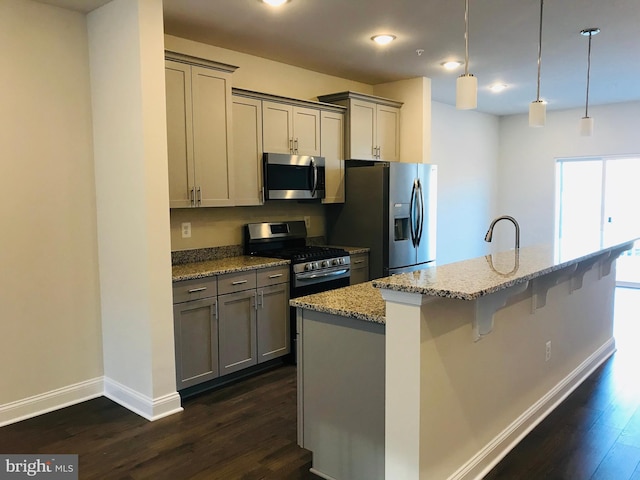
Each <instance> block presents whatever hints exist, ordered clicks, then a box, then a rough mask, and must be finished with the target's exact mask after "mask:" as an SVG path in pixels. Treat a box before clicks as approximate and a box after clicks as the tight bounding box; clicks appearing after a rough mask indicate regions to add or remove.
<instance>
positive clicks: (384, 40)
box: [371, 33, 396, 45]
mask: <svg viewBox="0 0 640 480" xmlns="http://www.w3.org/2000/svg"><path fill="white" fill-rule="evenodd" d="M395 39H396V36H395V35H389V34H387V33H385V34H382V35H374V36H373V37H371V40H373V41H374V42H376V43H377V44H378V45H388V44H390V43H391V42H393V41H394V40H395Z"/></svg>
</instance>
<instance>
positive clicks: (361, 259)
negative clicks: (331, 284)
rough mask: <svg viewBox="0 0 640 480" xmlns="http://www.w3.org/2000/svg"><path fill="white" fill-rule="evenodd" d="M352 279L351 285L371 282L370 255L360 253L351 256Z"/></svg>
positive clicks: (350, 280)
mask: <svg viewBox="0 0 640 480" xmlns="http://www.w3.org/2000/svg"><path fill="white" fill-rule="evenodd" d="M350 273H351V277H350V279H349V284H350V285H356V284H358V283H364V282H368V281H369V254H368V253H358V254H356V255H351V272H350Z"/></svg>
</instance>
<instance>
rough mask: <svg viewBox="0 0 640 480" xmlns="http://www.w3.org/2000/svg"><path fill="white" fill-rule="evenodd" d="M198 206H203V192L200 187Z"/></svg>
mask: <svg viewBox="0 0 640 480" xmlns="http://www.w3.org/2000/svg"><path fill="white" fill-rule="evenodd" d="M198 205H202V190H200V187H198Z"/></svg>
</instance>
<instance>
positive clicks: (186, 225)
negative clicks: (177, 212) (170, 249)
mask: <svg viewBox="0 0 640 480" xmlns="http://www.w3.org/2000/svg"><path fill="white" fill-rule="evenodd" d="M182 238H191V222H182Z"/></svg>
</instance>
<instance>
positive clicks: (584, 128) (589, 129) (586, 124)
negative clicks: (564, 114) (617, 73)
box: [580, 27, 600, 137]
mask: <svg viewBox="0 0 640 480" xmlns="http://www.w3.org/2000/svg"><path fill="white" fill-rule="evenodd" d="M599 33H600V29H599V28H597V27H591V28H585V29H584V30H582V31H580V34H581V35H583V36H585V37H589V49H588V50H587V98H586V101H585V106H584V117H582V119H581V120H580V135H582V136H584V137H590V136H591V134H593V118H591V117H590V116H589V76H590V74H591V37H592V36H593V35H597V34H599Z"/></svg>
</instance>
